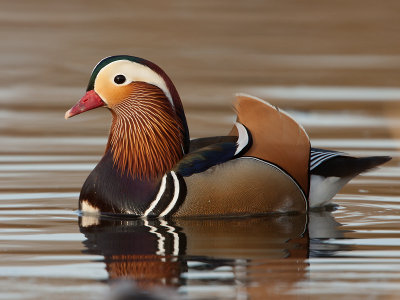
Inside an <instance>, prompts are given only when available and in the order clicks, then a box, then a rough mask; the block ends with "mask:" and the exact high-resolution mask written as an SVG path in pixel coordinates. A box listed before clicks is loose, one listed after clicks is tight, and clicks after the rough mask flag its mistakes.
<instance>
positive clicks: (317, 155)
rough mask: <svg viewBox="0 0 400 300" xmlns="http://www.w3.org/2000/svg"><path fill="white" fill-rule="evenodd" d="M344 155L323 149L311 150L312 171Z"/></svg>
mask: <svg viewBox="0 0 400 300" xmlns="http://www.w3.org/2000/svg"><path fill="white" fill-rule="evenodd" d="M341 155H343V153H341V152H336V151H329V150H323V149H316V148H311V155H310V171H312V170H313V169H315V168H316V167H318V166H319V165H320V164H322V163H323V162H324V161H327V160H329V159H331V158H333V157H336V156H341Z"/></svg>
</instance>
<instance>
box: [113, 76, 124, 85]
mask: <svg viewBox="0 0 400 300" xmlns="http://www.w3.org/2000/svg"><path fill="white" fill-rule="evenodd" d="M125 81H126V78H125V76H124V75H117V76H115V77H114V82H115V83H116V84H123V83H124V82H125Z"/></svg>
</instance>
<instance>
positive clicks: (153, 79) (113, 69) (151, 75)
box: [94, 60, 175, 108]
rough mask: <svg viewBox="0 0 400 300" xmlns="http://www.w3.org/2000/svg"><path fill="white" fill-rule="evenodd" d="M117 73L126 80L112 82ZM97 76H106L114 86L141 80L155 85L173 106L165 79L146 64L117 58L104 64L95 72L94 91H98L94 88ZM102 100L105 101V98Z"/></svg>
mask: <svg viewBox="0 0 400 300" xmlns="http://www.w3.org/2000/svg"><path fill="white" fill-rule="evenodd" d="M117 75H124V76H125V78H126V81H125V82H124V83H123V84H116V83H115V82H114V78H115V76H117ZM99 78H108V80H110V81H111V82H112V84H113V85H115V86H123V85H128V84H129V83H131V82H133V81H141V82H146V83H149V84H152V85H155V86H157V87H158V88H159V89H161V90H162V91H163V92H164V94H165V95H166V96H167V98H168V100H169V102H170V103H171V106H172V107H173V108H175V106H174V102H173V100H172V96H171V93H170V92H169V89H168V87H167V84H166V82H165V80H164V79H163V78H162V77H161V76H160V75H159V74H157V73H156V72H155V71H153V70H152V69H150V68H149V67H148V66H145V65H142V64H139V63H136V62H133V61H129V60H118V61H114V62H112V63H110V64H108V65H106V66H105V67H104V68H103V69H101V70H100V72H99V73H98V74H97V78H96V81H95V84H94V90H95V91H96V93H97V92H98V90H97V89H96V88H97V86H96V83H97V79H99ZM100 96H101V95H100ZM103 100H105V101H106V99H103Z"/></svg>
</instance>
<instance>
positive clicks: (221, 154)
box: [174, 142, 237, 177]
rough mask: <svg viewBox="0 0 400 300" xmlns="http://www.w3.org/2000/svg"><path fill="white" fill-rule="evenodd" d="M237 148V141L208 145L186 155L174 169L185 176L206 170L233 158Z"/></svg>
mask: <svg viewBox="0 0 400 300" xmlns="http://www.w3.org/2000/svg"><path fill="white" fill-rule="evenodd" d="M236 150H237V144H236V142H225V143H217V144H212V145H208V146H206V147H203V148H200V149H197V150H195V151H192V152H190V153H189V154H187V155H185V157H184V158H182V159H181V160H180V161H179V162H178V163H177V165H176V166H175V167H174V171H175V172H177V173H179V174H180V175H182V176H184V177H186V176H190V175H192V174H195V173H200V172H204V171H205V170H207V169H209V168H210V167H212V166H215V165H218V164H221V163H224V162H226V161H228V160H230V159H232V158H233V157H234V156H235V152H236Z"/></svg>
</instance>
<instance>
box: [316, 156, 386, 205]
mask: <svg viewBox="0 0 400 300" xmlns="http://www.w3.org/2000/svg"><path fill="white" fill-rule="evenodd" d="M390 159H391V157H390V156H371V157H352V156H348V155H346V154H344V153H342V152H336V151H330V150H324V149H317V148H311V156H310V194H309V206H310V208H315V207H319V206H324V205H326V204H328V203H329V202H330V201H331V199H332V198H333V196H335V195H336V193H338V192H339V191H340V190H341V189H342V187H343V186H344V185H345V184H346V183H347V182H349V181H350V180H351V179H352V178H353V177H355V176H357V175H358V174H360V173H363V172H366V171H368V170H370V169H373V168H375V167H377V166H379V165H381V164H383V163H385V162H387V161H389V160H390Z"/></svg>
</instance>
